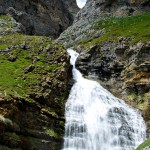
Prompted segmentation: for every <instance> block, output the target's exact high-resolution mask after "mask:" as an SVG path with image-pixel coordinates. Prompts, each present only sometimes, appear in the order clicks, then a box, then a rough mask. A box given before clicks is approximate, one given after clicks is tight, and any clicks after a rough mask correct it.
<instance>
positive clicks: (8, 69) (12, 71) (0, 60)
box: [0, 16, 63, 96]
mask: <svg viewBox="0 0 150 150" xmlns="http://www.w3.org/2000/svg"><path fill="white" fill-rule="evenodd" d="M14 26H15V24H14V22H13V20H12V19H11V18H10V17H9V16H0V27H1V29H2V30H1V32H0V96H4V95H5V96H6V95H7V96H9V95H16V96H26V95H27V94H28V93H29V92H31V89H32V88H31V87H32V86H36V84H40V82H41V78H42V76H43V74H44V73H45V74H46V73H47V72H52V71H56V70H57V69H60V67H61V64H50V63H49V62H47V61H48V60H49V61H50V59H51V60H53V59H54V60H55V58H57V57H58V56H59V54H60V53H61V52H62V50H63V48H62V46H61V45H58V44H53V43H52V42H51V41H50V39H49V38H48V37H42V36H28V35H22V34H19V33H16V32H14V31H13V27H14ZM47 46H48V47H49V49H48V51H49V50H50V49H51V51H52V56H53V57H52V58H48V59H47V54H46V52H44V50H45V51H46V47H47ZM55 46H56V47H59V48H60V49H58V51H57V52H53V48H54V47H55ZM40 49H41V50H40ZM7 50H8V51H9V52H8V53H7V52H5V51H7ZM11 58H15V59H16V60H15V61H14V62H12V61H10V59H11ZM34 59H35V60H36V61H35V62H34V61H33V60H34ZM30 65H32V66H33V67H34V68H35V69H34V70H33V71H31V72H29V73H25V70H26V69H27V68H28V67H29V66H30ZM39 71H40V74H39ZM49 76H50V75H49Z"/></svg>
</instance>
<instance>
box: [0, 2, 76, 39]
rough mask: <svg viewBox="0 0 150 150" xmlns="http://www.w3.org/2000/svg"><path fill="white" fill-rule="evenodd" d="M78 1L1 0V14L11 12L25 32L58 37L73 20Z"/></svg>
mask: <svg viewBox="0 0 150 150" xmlns="http://www.w3.org/2000/svg"><path fill="white" fill-rule="evenodd" d="M77 11H78V7H77V4H76V1H74V0H73V1H71V2H69V3H68V1H62V0H55V1H52V0H50V1H43V0H39V1H35V0H27V1H25V0H21V1H15V0H1V1H0V14H5V13H9V14H11V15H12V16H13V18H14V19H15V20H16V21H17V22H19V23H21V24H22V25H23V26H24V30H23V33H25V34H34V35H46V36H52V37H57V36H58V35H59V34H60V33H61V32H62V31H64V30H65V29H66V28H67V27H68V26H70V25H71V24H72V22H73V15H74V14H76V13H77Z"/></svg>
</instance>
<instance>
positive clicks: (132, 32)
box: [81, 13, 150, 47]
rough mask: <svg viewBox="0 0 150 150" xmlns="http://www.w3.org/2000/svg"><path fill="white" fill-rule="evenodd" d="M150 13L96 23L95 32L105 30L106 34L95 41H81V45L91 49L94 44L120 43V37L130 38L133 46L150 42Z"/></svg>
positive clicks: (107, 19) (113, 18) (94, 25)
mask: <svg viewBox="0 0 150 150" xmlns="http://www.w3.org/2000/svg"><path fill="white" fill-rule="evenodd" d="M149 25H150V13H143V14H141V15H138V16H129V17H124V18H123V17H122V18H115V17H110V18H106V19H104V20H100V21H96V22H95V23H94V24H93V28H94V29H95V32H96V31H98V30H102V29H103V30H105V33H104V34H103V35H102V36H100V37H98V38H95V39H91V38H89V39H86V40H83V41H81V45H83V46H84V47H89V46H90V45H94V44H101V43H102V42H104V41H118V37H126V38H130V42H131V44H134V43H137V42H138V41H142V42H146V41H150V26H149Z"/></svg>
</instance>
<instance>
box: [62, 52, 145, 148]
mask: <svg viewBox="0 0 150 150" xmlns="http://www.w3.org/2000/svg"><path fill="white" fill-rule="evenodd" d="M67 51H68V53H69V55H70V56H71V59H70V63H71V65H72V66H73V70H72V71H73V78H74V80H75V83H74V85H73V87H72V89H71V91H70V95H69V98H68V100H67V102H66V108H65V110H66V112H65V118H66V123H65V136H64V147H63V150H135V148H136V147H137V146H138V145H139V144H140V143H141V142H143V141H144V140H145V138H146V125H145V123H144V120H143V118H142V116H141V114H140V112H139V111H137V110H135V109H133V108H131V107H130V106H128V105H127V104H126V103H125V102H124V101H123V100H121V99H118V98H116V97H115V96H113V95H112V94H111V93H110V92H109V91H107V90H106V89H104V88H103V87H102V86H101V85H100V84H99V83H98V82H96V81H92V80H88V79H85V78H83V76H82V74H81V73H80V72H79V71H78V70H77V69H76V67H75V62H76V59H77V57H78V55H79V54H78V53H77V52H75V51H74V50H72V49H68V50H67Z"/></svg>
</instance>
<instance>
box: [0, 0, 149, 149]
mask: <svg viewBox="0 0 150 150" xmlns="http://www.w3.org/2000/svg"><path fill="white" fill-rule="evenodd" d="M20 3H21V5H20ZM149 4H150V1H149V0H138V1H134V0H128V1H127V0H88V1H87V4H86V6H85V7H84V8H83V9H81V10H80V11H79V13H78V14H77V15H76V17H75V20H74V23H73V25H72V26H70V27H69V28H68V29H67V30H66V31H65V32H63V33H62V34H61V36H60V37H59V38H58V40H57V41H59V42H62V44H64V46H65V47H70V46H72V47H73V48H74V49H76V50H77V51H78V52H79V53H80V57H79V58H78V61H77V64H76V65H77V67H78V69H80V71H81V72H82V73H83V74H84V76H85V77H87V78H90V79H93V80H97V81H99V82H100V83H101V84H102V85H103V86H104V87H105V88H107V89H108V90H110V91H111V92H112V93H113V94H114V95H115V96H117V97H119V98H122V99H124V100H125V101H126V102H127V103H128V104H130V105H131V106H133V107H135V108H138V109H139V110H140V111H141V112H142V115H143V116H144V119H145V121H146V123H147V127H148V131H147V133H148V134H149V129H150V113H149V112H150V92H149V89H150V79H149V77H150V74H149V72H150V60H149V58H150V26H149V25H150V13H149V10H150V9H149ZM70 5H71V6H72V7H70ZM68 6H69V7H68ZM6 10H7V11H6ZM77 10H78V8H77V7H76V4H75V1H67V0H63V1H60V0H59V1H58V0H55V1H53V2H52V1H44V3H43V1H42V0H40V1H38V2H37V1H33V0H32V1H31V0H29V1H14V0H11V1H10V0H9V1H3V0H1V1H0V11H1V14H5V13H7V12H8V13H9V14H11V16H12V17H10V16H6V15H1V16H0V149H2V150H60V149H61V148H62V142H63V140H62V137H63V134H64V121H65V120H64V105H65V102H66V99H67V96H68V93H69V88H70V84H69V83H70V81H69V79H70V78H71V77H70V75H71V73H70V70H69V57H68V55H67V53H66V50H65V48H64V46H63V45H62V44H61V43H57V42H56V41H55V42H54V41H52V40H51V39H50V38H49V37H44V36H29V35H23V34H21V33H22V32H23V33H28V34H38V35H51V36H53V37H54V36H58V35H59V34H60V33H61V32H62V31H63V30H64V29H66V28H67V27H68V26H69V25H70V24H71V22H72V21H73V20H72V18H73V15H72V14H74V13H75V12H76V11H77ZM14 19H15V20H14ZM18 32H19V33H18ZM68 84H69V86H68Z"/></svg>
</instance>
